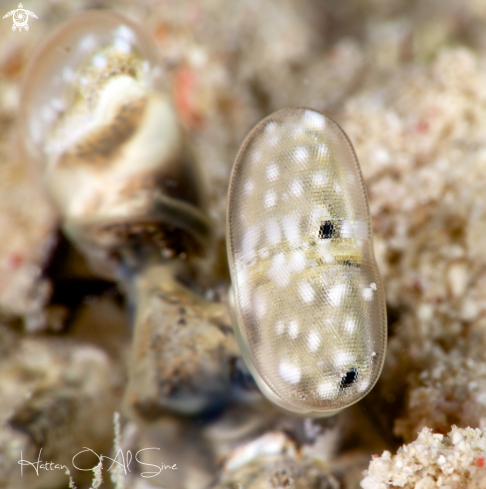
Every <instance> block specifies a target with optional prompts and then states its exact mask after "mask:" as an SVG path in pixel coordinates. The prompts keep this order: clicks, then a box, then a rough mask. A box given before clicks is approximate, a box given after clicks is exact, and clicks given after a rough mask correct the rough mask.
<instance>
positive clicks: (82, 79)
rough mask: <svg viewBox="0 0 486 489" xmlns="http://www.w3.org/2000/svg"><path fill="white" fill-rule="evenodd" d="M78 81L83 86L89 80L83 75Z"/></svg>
mask: <svg viewBox="0 0 486 489" xmlns="http://www.w3.org/2000/svg"><path fill="white" fill-rule="evenodd" d="M79 83H80V84H81V85H83V86H86V85H87V84H88V83H89V80H88V79H87V78H86V77H85V76H82V77H81V78H80V79H79Z"/></svg>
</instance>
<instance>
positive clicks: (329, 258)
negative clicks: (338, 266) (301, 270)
mask: <svg viewBox="0 0 486 489" xmlns="http://www.w3.org/2000/svg"><path fill="white" fill-rule="evenodd" d="M322 259H323V260H324V261H325V262H326V263H334V262H335V258H334V255H332V254H331V253H322Z"/></svg>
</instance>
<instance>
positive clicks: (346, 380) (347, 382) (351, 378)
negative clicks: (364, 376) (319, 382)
mask: <svg viewBox="0 0 486 489" xmlns="http://www.w3.org/2000/svg"><path fill="white" fill-rule="evenodd" d="M357 379H358V369H356V368H352V369H351V370H350V371H349V372H346V375H343V377H342V379H341V388H342V389H346V387H349V386H351V385H353V384H354V383H355V382H356V380H357Z"/></svg>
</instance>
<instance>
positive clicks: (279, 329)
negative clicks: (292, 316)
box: [275, 321, 285, 335]
mask: <svg viewBox="0 0 486 489" xmlns="http://www.w3.org/2000/svg"><path fill="white" fill-rule="evenodd" d="M284 329H285V325H284V322H283V321H277V324H275V331H276V332H277V334H278V335H281V334H282V333H283V332H284Z"/></svg>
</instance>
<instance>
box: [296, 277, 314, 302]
mask: <svg viewBox="0 0 486 489" xmlns="http://www.w3.org/2000/svg"><path fill="white" fill-rule="evenodd" d="M298 287H299V294H300V297H302V300H303V301H304V302H305V303H306V304H308V303H310V302H312V301H313V300H314V299H315V296H316V293H315V292H314V289H313V288H312V286H311V285H310V284H309V282H306V281H302V282H300V283H299V286H298Z"/></svg>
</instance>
